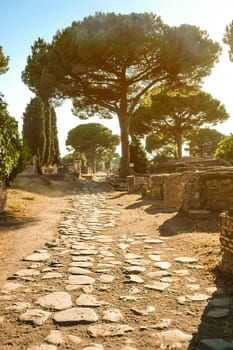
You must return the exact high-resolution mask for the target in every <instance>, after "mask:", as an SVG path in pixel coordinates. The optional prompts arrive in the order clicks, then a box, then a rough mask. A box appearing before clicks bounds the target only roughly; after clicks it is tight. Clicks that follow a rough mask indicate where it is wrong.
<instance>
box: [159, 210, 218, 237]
mask: <svg viewBox="0 0 233 350" xmlns="http://www.w3.org/2000/svg"><path fill="white" fill-rule="evenodd" d="M218 218H219V214H217V213H211V214H210V215H209V216H208V218H205V219H204V218H203V219H193V218H191V217H189V216H188V214H185V213H180V212H177V213H175V214H174V215H173V216H172V217H170V218H169V219H168V220H166V221H165V222H164V223H163V224H162V225H160V226H159V227H158V231H159V233H160V236H164V237H168V236H174V235H178V234H182V233H192V232H208V233H214V232H218Z"/></svg>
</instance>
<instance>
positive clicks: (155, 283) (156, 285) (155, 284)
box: [145, 281, 169, 292]
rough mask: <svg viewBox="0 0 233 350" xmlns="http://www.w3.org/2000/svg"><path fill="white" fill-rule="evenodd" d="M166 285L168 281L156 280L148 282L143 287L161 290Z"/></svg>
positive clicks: (165, 287) (166, 286)
mask: <svg viewBox="0 0 233 350" xmlns="http://www.w3.org/2000/svg"><path fill="white" fill-rule="evenodd" d="M168 287H169V283H165V282H158V281H151V283H148V284H146V285H145V288H147V289H153V290H157V291H159V292H163V291H164V290H165V289H167V288H168Z"/></svg>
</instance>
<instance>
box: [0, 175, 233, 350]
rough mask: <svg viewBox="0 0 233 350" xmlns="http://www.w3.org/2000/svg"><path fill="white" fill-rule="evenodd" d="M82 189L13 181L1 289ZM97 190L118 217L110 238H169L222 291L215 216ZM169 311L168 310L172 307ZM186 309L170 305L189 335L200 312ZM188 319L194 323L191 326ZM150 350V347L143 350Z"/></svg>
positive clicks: (2, 231)
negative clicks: (192, 213)
mask: <svg viewBox="0 0 233 350" xmlns="http://www.w3.org/2000/svg"><path fill="white" fill-rule="evenodd" d="M80 186H85V184H84V183H83V181H82V182H81V183H78V182H76V183H70V182H66V181H57V180H51V179H50V180H48V179H47V178H41V177H33V178H27V177H18V178H17V180H16V181H15V182H14V184H13V186H12V188H11V189H9V190H8V201H7V208H6V211H5V212H4V213H3V214H1V215H0V289H1V286H2V285H3V284H5V283H6V280H7V278H8V277H9V276H11V275H12V274H13V273H14V272H15V271H17V270H19V269H20V268H22V267H23V262H22V259H23V258H24V257H25V256H27V255H29V254H31V253H32V252H33V251H34V250H35V249H39V248H43V246H44V244H45V243H46V242H48V241H51V240H52V239H53V238H54V237H55V235H56V232H57V231H56V225H57V224H58V222H59V220H60V219H61V218H62V214H63V211H64V210H65V208H66V207H67V206H69V202H70V201H71V196H72V195H73V194H74V193H75V191H76V190H77V188H79V187H80ZM99 186H102V187H104V189H105V190H106V191H109V194H108V195H107V196H106V202H107V203H106V205H107V206H109V207H111V208H113V210H116V211H118V212H120V215H119V216H118V217H117V220H118V222H117V225H116V227H114V228H112V229H111V230H112V234H118V235H119V234H122V232H123V233H124V234H126V235H127V236H129V237H130V235H132V234H133V233H134V232H143V233H144V234H148V235H153V234H154V233H155V234H156V235H157V234H158V235H159V236H163V237H169V247H170V248H174V249H176V250H177V251H178V252H179V254H180V255H181V256H195V257H196V258H198V263H199V264H200V265H204V270H205V272H204V273H203V278H204V279H206V283H207V280H209V281H211V282H212V283H213V281H215V280H218V285H221V284H224V288H225V286H226V285H227V282H225V281H224V280H222V279H221V278H222V277H221V276H220V277H219V273H218V265H219V261H220V256H221V254H220V243H219V233H218V215H217V214H216V215H214V214H213V215H211V217H209V218H208V219H202V220H196V219H195V220H194V219H191V218H189V217H188V216H184V215H181V214H179V213H177V212H174V211H169V210H166V209H165V208H163V207H162V206H161V203H156V202H155V201H152V200H151V199H150V198H147V197H145V198H142V197H141V195H140V194H128V193H127V192H113V191H111V190H110V188H109V187H107V186H105V185H103V184H102V185H101V184H99ZM167 253H168V254H169V251H168V252H167ZM196 273H197V274H198V271H196ZM219 279H220V282H219ZM171 298H172V295H171ZM166 303H168V301H166ZM166 303H165V304H166ZM171 305H172V304H171ZM167 307H169V308H171V306H170V304H169V305H168V306H167ZM185 310H186V309H185V308H184V314H183V315H182V317H181V316H179V315H178V314H176V313H177V310H176V305H174V315H176V317H177V327H178V326H180V325H182V323H184V324H187V326H186V327H187V330H188V331H190V332H192V330H193V329H192V327H196V328H197V327H198V323H199V321H200V314H201V309H200V310H199V309H198V308H197V307H196V308H195V310H194V309H193V310H192V312H193V314H190V312H191V311H190V310H188V309H187V310H186V311H187V312H186V311H185ZM165 311H166V310H164V311H161V312H164V313H165ZM194 314H195V315H196V320H195V317H193V315H194ZM178 318H179V319H178ZM186 319H187V320H186ZM190 319H192V323H190V325H189V322H190ZM186 321H187V322H186ZM181 328H182V327H181ZM26 329H27V326H25V330H26ZM9 348H11V347H9ZM151 348H152V347H150V345H148V347H145V349H151ZM4 349H8V348H4ZM190 349H197V348H195V347H194V348H191V347H190ZM198 349H199V348H198Z"/></svg>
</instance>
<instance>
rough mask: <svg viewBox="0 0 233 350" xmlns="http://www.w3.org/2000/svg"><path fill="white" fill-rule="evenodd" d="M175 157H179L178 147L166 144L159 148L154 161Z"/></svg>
mask: <svg viewBox="0 0 233 350" xmlns="http://www.w3.org/2000/svg"><path fill="white" fill-rule="evenodd" d="M174 158H177V153H176V148H175V147H174V145H165V146H163V147H161V148H159V149H158V150H157V152H156V155H155V157H154V161H156V162H164V161H167V160H169V159H174Z"/></svg>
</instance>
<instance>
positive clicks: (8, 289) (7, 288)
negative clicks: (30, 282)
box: [1, 282, 24, 294]
mask: <svg viewBox="0 0 233 350" xmlns="http://www.w3.org/2000/svg"><path fill="white" fill-rule="evenodd" d="M22 287H24V285H23V284H20V283H14V282H9V283H6V284H4V286H3V287H2V289H1V293H3V294H8V293H11V292H14V291H15V290H16V289H19V288H22Z"/></svg>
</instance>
